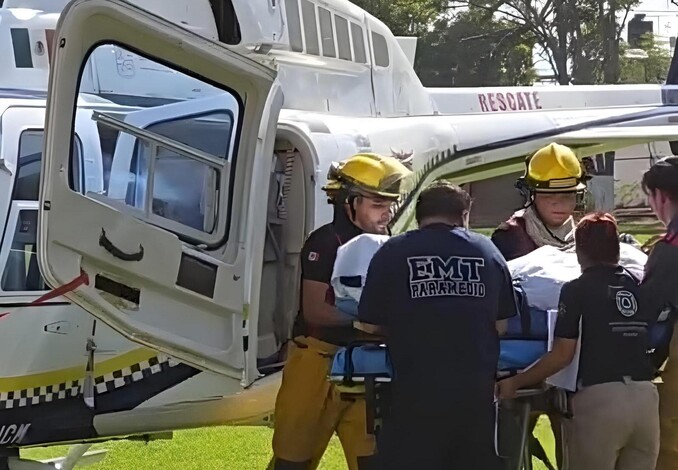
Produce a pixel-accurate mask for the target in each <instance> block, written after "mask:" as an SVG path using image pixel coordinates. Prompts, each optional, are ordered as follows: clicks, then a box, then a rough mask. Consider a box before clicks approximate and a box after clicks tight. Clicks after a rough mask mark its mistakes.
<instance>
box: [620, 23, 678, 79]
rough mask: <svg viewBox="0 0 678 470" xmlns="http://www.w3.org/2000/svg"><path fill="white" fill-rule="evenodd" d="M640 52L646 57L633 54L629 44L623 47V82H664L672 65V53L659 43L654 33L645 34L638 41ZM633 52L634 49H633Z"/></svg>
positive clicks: (621, 60)
mask: <svg viewBox="0 0 678 470" xmlns="http://www.w3.org/2000/svg"><path fill="white" fill-rule="evenodd" d="M638 49H640V51H639V52H644V53H645V54H644V55H645V57H634V56H636V54H633V55H631V54H630V53H629V54H627V52H629V46H628V45H627V44H623V45H622V47H621V57H620V60H619V62H620V66H621V79H620V82H621V83H628V84H631V83H664V81H665V80H666V73H667V72H668V70H669V65H671V54H670V53H669V51H667V50H666V49H665V48H664V47H662V46H660V45H659V44H657V42H656V41H655V39H654V36H653V35H652V34H644V35H643V36H641V37H640V40H639V43H638ZM632 52H633V51H632Z"/></svg>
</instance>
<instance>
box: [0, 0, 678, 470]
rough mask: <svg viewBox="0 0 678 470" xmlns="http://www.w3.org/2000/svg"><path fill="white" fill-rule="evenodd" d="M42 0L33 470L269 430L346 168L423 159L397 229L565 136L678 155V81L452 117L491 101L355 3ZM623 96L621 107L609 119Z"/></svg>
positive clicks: (7, 141) (21, 375) (22, 327)
mask: <svg viewBox="0 0 678 470" xmlns="http://www.w3.org/2000/svg"><path fill="white" fill-rule="evenodd" d="M18 3H19V2H11V1H10V0H5V5H4V8H3V9H0V14H2V15H3V16H2V17H1V19H2V21H0V41H2V43H3V44H12V48H6V47H3V48H0V63H2V64H3V67H5V66H6V67H7V68H8V70H9V69H13V72H14V73H13V74H6V76H5V77H3V78H2V80H3V86H2V87H3V88H5V90H0V126H1V127H0V178H1V180H0V181H1V182H2V185H0V187H2V188H6V189H5V190H4V191H2V192H0V213H1V214H0V215H1V216H2V217H4V220H5V221H6V222H5V225H4V227H5V230H4V235H3V239H2V245H1V248H0V268H2V270H3V273H2V277H1V278H0V302H1V303H2V306H3V308H4V309H5V311H6V312H7V314H6V315H3V316H2V317H1V318H0V352H2V357H4V358H6V359H5V360H3V361H2V362H1V363H0V364H1V366H0V423H1V424H0V450H1V451H2V452H4V457H5V461H6V462H7V465H9V468H13V469H16V468H29V467H21V465H22V464H26V462H21V461H19V460H18V459H17V455H16V454H17V449H19V448H21V447H28V446H44V445H53V444H63V443H83V442H84V443H89V442H96V441H102V440H107V439H111V438H119V437H129V436H138V435H152V434H155V433H162V432H165V431H169V430H173V429H181V428H190V427H203V426H209V425H223V424H233V425H235V424H266V423H267V422H268V420H269V418H270V417H271V415H272V411H273V405H274V401H275V396H276V393H277V389H278V386H279V383H280V375H281V374H280V370H281V367H282V363H283V361H284V344H285V341H286V340H287V339H288V337H289V335H290V329H291V325H292V321H293V319H294V317H295V315H296V314H297V306H298V286H299V252H300V250H301V246H302V244H303V242H304V240H305V237H306V236H307V235H308V233H309V232H310V231H311V230H313V229H314V228H315V227H318V226H319V225H322V224H323V223H326V222H328V221H329V220H330V219H331V214H332V211H331V208H330V206H328V205H327V204H326V203H325V196H324V194H323V192H322V191H321V189H320V188H321V186H322V185H323V184H324V182H325V175H326V172H327V169H328V167H329V165H330V162H332V161H336V160H340V159H343V158H346V157H348V156H349V155H351V154H353V153H356V152H359V151H374V152H379V153H390V152H391V149H401V150H402V149H406V150H407V152H406V153H407V154H411V162H412V165H413V167H414V169H415V170H416V174H415V177H413V179H412V185H411V189H410V190H409V191H408V192H407V193H405V194H403V197H402V200H401V202H400V203H399V205H398V207H397V210H396V214H395V219H394V226H393V229H394V231H396V232H397V231H402V230H405V229H407V228H408V227H409V226H410V225H411V220H412V209H413V207H412V204H410V202H411V201H412V200H413V199H414V198H416V195H417V194H418V191H419V190H420V189H421V188H422V187H423V186H424V185H426V184H427V183H429V182H431V181H433V180H435V179H438V178H441V177H446V178H449V179H451V180H453V181H455V182H457V183H460V184H461V183H469V182H473V181H480V180H483V179H487V178H490V177H494V176H499V175H503V174H508V173H512V172H516V171H520V170H521V169H522V166H523V159H524V157H525V155H527V154H529V153H531V152H533V151H534V150H536V149H537V148H539V147H541V146H543V145H545V144H546V143H548V142H551V141H553V140H557V141H559V142H561V143H563V144H567V145H571V146H573V147H576V148H577V151H578V152H579V154H580V155H582V156H585V155H591V154H595V153H599V152H603V151H608V150H615V149H620V148H625V147H629V146H631V145H638V144H643V143H648V142H656V141H659V142H668V141H672V140H678V127H674V124H673V122H674V120H675V116H676V115H677V114H678V107H676V106H674V105H673V104H672V97H673V94H674V93H675V91H676V90H678V87H673V86H670V85H668V86H664V87H659V86H657V87H651V88H650V87H642V88H639V90H641V89H642V90H643V91H642V93H639V94H638V95H637V96H639V97H640V98H639V99H638V100H635V101H634V99H631V98H629V99H628V100H627V101H625V99H624V97H622V96H621V95H619V94H618V93H617V89H614V88H609V89H604V88H599V89H595V90H593V89H592V90H589V91H586V90H584V91H582V93H588V95H586V96H589V95H590V98H588V100H589V102H587V98H582V100H583V101H585V103H584V104H583V105H579V106H577V103H574V102H573V101H572V100H570V101H568V102H569V103H573V104H574V105H575V108H572V109H562V108H561V109H549V110H546V109H544V105H543V102H542V103H541V104H540V106H541V109H539V108H537V107H536V104H534V103H536V101H535V98H534V95H532V101H531V103H533V106H534V109H531V110H530V109H521V105H520V103H519V99H518V98H517V97H516V96H514V101H513V102H514V107H516V109H515V111H516V112H517V113H519V114H515V115H513V114H512V115H506V114H501V113H499V114H494V113H482V112H481V113H475V112H473V111H474V110H473V109H471V110H470V111H471V112H469V110H463V109H460V110H458V112H455V113H451V112H450V110H449V109H448V108H447V107H446V106H439V105H438V104H440V103H442V102H443V101H444V100H453V99H455V98H454V96H455V94H456V95H459V100H461V93H468V92H469V91H468V90H466V91H458V90H441V91H439V92H438V93H437V94H435V95H434V94H432V93H431V91H430V90H427V89H426V88H424V87H423V86H422V85H421V83H420V81H419V79H418V78H417V76H416V74H415V73H414V70H413V68H412V57H411V56H410V57H408V56H407V55H406V54H405V53H404V52H403V49H402V48H401V46H400V44H406V43H405V42H403V41H399V40H398V39H396V38H395V37H394V36H393V35H392V34H391V33H390V31H389V30H388V28H386V26H384V25H383V23H381V22H380V21H378V20H377V19H376V18H374V17H372V16H370V15H369V14H367V13H365V12H364V11H363V10H361V9H359V8H357V7H356V6H355V5H353V4H351V3H349V2H348V1H346V0H285V1H283V2H281V1H279V0H257V1H256V2H253V1H249V0H211V1H208V0H201V1H197V0H193V1H178V0H177V1H175V2H163V1H162V0H157V1H154V0H137V1H135V2H131V3H130V2H125V1H123V0H75V1H73V2H70V3H69V4H68V5H65V3H66V2H65V1H63V2H61V3H62V4H64V5H60V6H58V7H55V6H54V2H49V1H47V0H43V1H40V0H33V1H32V2H28V1H26V2H20V3H21V4H22V6H23V7H26V8H14V7H15V6H17V5H18ZM29 3H30V5H29ZM56 3H57V4H58V3H59V2H56ZM167 3H172V5H171V8H170V7H169V6H168V5H167ZM61 7H63V11H62V10H61ZM50 8H52V9H51V10H50ZM55 9H56V10H55ZM57 18H58V27H56V29H55V30H54V28H55V26H56V25H55V22H56V20H57ZM22 30H26V31H25V32H22ZM3 54H4V55H3ZM47 72H49V86H48V93H47V95H46V96H45V91H46V90H45V88H46V87H43V88H41V83H40V80H39V78H36V74H37V75H40V74H42V76H43V77H44V76H45V74H46V73H47ZM7 76H9V77H10V78H7ZM674 78H675V77H674ZM674 78H672V77H670V80H669V83H676V81H675V79H674ZM12 80H14V82H12ZM10 89H11V90H10ZM533 91H534V90H533V89H526V90H514V91H511V90H504V91H503V92H502V93H506V92H509V93H513V92H521V93H523V92H524V93H532V92H533ZM620 91H621V90H620ZM539 92H540V93H542V89H539ZM478 93H482V91H478ZM570 93H571V95H565V96H573V95H574V94H575V93H577V92H576V90H574V89H573V90H572V91H571V92H570ZM603 93H607V94H609V95H610V98H609V101H611V102H612V103H611V104H610V103H605V101H604V100H603V101H600V100H599V101H595V100H594V101H593V106H592V107H589V104H590V99H592V98H594V97H598V96H599V95H600V94H603ZM525 99H527V98H526V97H525V96H523V102H524V100H525ZM563 99H567V98H563ZM486 100H487V101H486V103H487V106H488V107H489V108H488V109H491V108H492V106H495V107H496V108H497V111H499V112H500V111H506V110H501V109H499V107H500V105H499V104H496V103H500V100H499V99H498V98H496V99H494V98H493V100H494V101H492V100H490V99H489V98H488V97H486ZM544 102H545V101H544ZM479 103H481V102H480V101H479ZM490 103H495V104H494V105H491V104H490ZM503 103H505V104H504V106H508V107H509V108H510V99H509V98H507V97H506V96H504V99H503ZM525 106H527V104H525ZM554 107H558V108H560V107H559V106H554ZM439 108H444V109H443V111H445V112H441V111H440V109H439ZM509 110H510V109H509ZM481 111H484V110H482V109H481ZM43 135H44V139H43ZM43 277H44V280H43ZM48 286H49V288H52V289H54V291H52V294H51V295H53V296H54V297H52V298H45V297H43V295H44V294H46V293H47V294H48V295H49V288H48ZM70 302H72V303H70ZM0 462H2V460H0ZM36 465H39V464H36ZM35 468H38V467H35Z"/></svg>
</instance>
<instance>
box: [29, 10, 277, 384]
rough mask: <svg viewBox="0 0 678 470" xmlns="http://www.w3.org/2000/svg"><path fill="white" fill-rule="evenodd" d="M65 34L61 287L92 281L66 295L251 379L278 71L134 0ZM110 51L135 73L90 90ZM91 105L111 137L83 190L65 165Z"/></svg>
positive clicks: (187, 355)
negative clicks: (254, 300) (93, 188)
mask: <svg viewBox="0 0 678 470" xmlns="http://www.w3.org/2000/svg"><path fill="white" fill-rule="evenodd" d="M56 34H57V38H56V44H57V47H56V49H55V55H54V57H53V67H52V70H51V74H50V81H49V98H48V108H47V120H46V135H45V152H44V155H45V156H44V159H43V168H42V174H43V180H42V183H41V192H40V219H39V228H40V235H39V241H38V253H39V262H40V268H41V270H42V272H43V274H44V277H45V280H46V282H47V283H48V284H49V285H50V286H52V287H53V288H57V287H58V286H63V285H67V284H69V283H71V281H72V280H73V279H80V280H81V281H84V280H86V282H85V283H84V284H83V285H80V286H78V287H77V288H75V289H74V290H72V291H71V292H69V293H67V294H66V296H67V297H68V298H69V299H70V300H72V301H73V302H74V303H76V304H78V305H80V306H81V307H83V308H84V309H86V310H87V311H89V312H90V313H92V314H93V315H94V316H95V317H96V318H98V319H100V320H102V321H103V322H105V323H106V324H108V325H110V326H111V327H112V328H114V329H115V330H117V331H119V332H120V333H122V334H123V335H125V336H126V337H128V338H130V339H131V340H133V341H136V342H138V343H140V344H142V345H145V346H148V347H151V348H154V349H157V350H160V351H163V352H165V353H167V354H168V355H170V356H172V357H174V358H176V359H178V360H180V361H182V362H186V363H188V364H191V365H193V366H195V367H199V368H202V369H206V370H210V371H213V372H217V373H220V374H224V375H227V376H230V377H233V378H237V379H240V380H242V381H243V384H244V385H247V384H249V383H251V382H252V381H253V380H254V379H255V378H256V363H255V360H256V341H248V336H249V329H250V325H252V324H253V325H254V327H253V328H256V324H257V312H256V311H249V310H250V309H249V302H250V299H249V292H250V287H251V285H252V284H253V283H256V282H258V281H259V277H260V273H258V272H257V269H256V268H255V266H260V263H257V262H256V261H257V260H258V259H260V256H261V255H260V254H259V253H258V252H257V247H258V246H259V245H260V243H263V242H260V241H259V240H258V239H259V238H261V237H263V234H264V231H261V232H262V233H261V236H259V235H257V233H258V232H259V231H258V230H257V229H256V227H258V226H259V225H262V226H264V223H265V205H262V204H260V203H258V202H257V198H256V194H257V189H255V188H257V187H258V188H259V189H258V190H259V191H260V190H261V187H260V184H261V182H262V181H264V179H263V177H262V176H261V175H265V174H266V171H267V170H268V171H270V168H260V165H264V166H265V165H267V164H268V165H270V162H268V161H269V160H270V159H267V158H260V159H255V155H259V156H263V155H271V154H272V152H273V141H274V138H275V130H276V122H277V117H278V113H279V110H280V107H281V105H282V93H281V91H280V88H279V87H278V85H277V83H276V82H275V78H276V71H275V70H274V69H273V68H272V67H271V66H269V65H267V64H266V63H264V61H263V60H255V59H254V58H250V57H247V56H246V55H244V54H239V53H236V52H234V51H232V50H229V49H227V48H226V47H225V46H223V45H220V44H217V43H215V42H212V41H210V40H208V39H205V38H203V37H200V36H198V35H195V34H193V33H191V32H189V31H187V30H184V29H182V28H180V27H178V26H176V25H174V24H171V23H169V22H167V21H164V20H163V19H161V18H159V17H156V16H154V15H152V14H150V13H148V12H146V11H144V10H141V9H139V8H137V7H135V6H133V5H131V4H129V3H127V2H124V1H122V0H76V1H74V2H72V3H71V4H69V6H68V7H67V8H66V10H64V12H63V14H62V15H61V17H60V20H59V26H58V29H57V33H56ZM97 51H98V52H97ZM101 51H104V54H102V53H100V52H101ZM95 53H96V60H95V62H96V64H95V63H94V62H92V63H91V64H94V65H98V66H100V65H101V61H102V60H107V58H109V59H110V60H111V61H113V63H115V68H114V70H115V71H116V72H117V74H118V77H119V79H120V83H121V86H120V87H119V89H115V87H113V88H111V87H107V88H109V89H107V90H98V92H97V93H98V94H99V96H98V97H96V96H92V94H91V93H93V91H92V90H91V89H88V91H82V88H80V89H79V88H78V87H79V84H80V83H81V81H83V76H82V75H83V74H84V73H91V72H90V71H91V70H95V72H96V67H94V66H93V65H90V66H89V67H85V64H86V63H87V62H88V60H90V58H91V57H92V56H94V55H95ZM100 70H101V69H100ZM109 70H110V69H109ZM83 71H84V72H83ZM137 71H140V72H139V73H136V72H137ZM141 71H143V73H141ZM95 72H94V73H95ZM109 73H110V72H109ZM149 73H153V74H155V76H153V77H152V79H149ZM109 78H110V77H109ZM159 80H162V81H163V82H162V86H158V85H159V82H158V81H159ZM173 80H174V81H173ZM102 97H103V98H106V99H107V100H109V101H106V104H104V103H103V102H102V100H101V99H100V98H102ZM110 101H112V102H114V103H118V104H119V105H120V106H119V107H116V106H111V105H110ZM210 101H211V102H210ZM76 103H77V106H76ZM130 105H131V107H130ZM140 107H142V108H145V109H142V110H139V108H140ZM76 114H77V116H78V119H81V118H83V115H84V116H86V117H87V118H89V119H92V120H93V121H95V122H96V124H97V129H98V133H97V134H95V135H90V136H86V137H85V138H86V139H94V142H95V143H96V144H98V145H99V146H100V148H101V158H102V159H103V165H102V167H101V168H103V170H102V171H103V180H104V188H103V190H102V191H98V192H86V193H85V194H82V193H78V192H77V191H75V190H74V189H73V184H72V183H73V182H72V178H70V177H69V172H68V171H66V169H67V168H69V167H70V165H71V163H72V158H71V154H72V152H73V148H72V145H71V143H72V135H73V123H74V121H75V116H76ZM97 140H98V142H97ZM87 158H88V156H87V155H85V156H84V159H85V160H87ZM255 160H256V161H255ZM266 162H268V163H266ZM255 163H256V165H255ZM90 176H91V175H84V178H85V179H87V178H88V177H90ZM99 176H101V175H99ZM262 206H264V207H262ZM258 211H259V212H261V214H260V213H259V212H258ZM82 273H84V276H83V275H82ZM70 285H73V284H70Z"/></svg>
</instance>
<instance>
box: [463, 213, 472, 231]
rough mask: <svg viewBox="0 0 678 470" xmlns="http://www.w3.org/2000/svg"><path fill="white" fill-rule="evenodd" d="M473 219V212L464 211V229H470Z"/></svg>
mask: <svg viewBox="0 0 678 470" xmlns="http://www.w3.org/2000/svg"><path fill="white" fill-rule="evenodd" d="M470 218H471V212H470V211H464V212H462V214H461V220H462V222H463V224H464V228H468V226H469V220H470Z"/></svg>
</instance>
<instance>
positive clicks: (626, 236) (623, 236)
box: [619, 233, 642, 250]
mask: <svg viewBox="0 0 678 470" xmlns="http://www.w3.org/2000/svg"><path fill="white" fill-rule="evenodd" d="M619 241H620V242H621V243H626V244H628V245H631V246H633V247H634V248H638V249H639V250H640V249H641V248H642V245H641V244H640V242H639V241H638V240H636V238H635V237H634V236H633V235H631V234H630V233H620V234H619Z"/></svg>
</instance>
